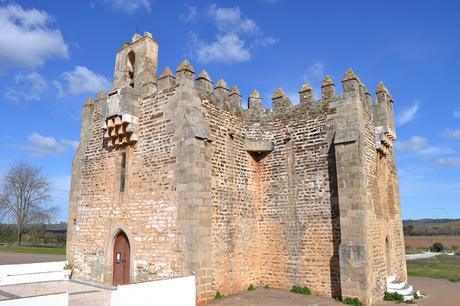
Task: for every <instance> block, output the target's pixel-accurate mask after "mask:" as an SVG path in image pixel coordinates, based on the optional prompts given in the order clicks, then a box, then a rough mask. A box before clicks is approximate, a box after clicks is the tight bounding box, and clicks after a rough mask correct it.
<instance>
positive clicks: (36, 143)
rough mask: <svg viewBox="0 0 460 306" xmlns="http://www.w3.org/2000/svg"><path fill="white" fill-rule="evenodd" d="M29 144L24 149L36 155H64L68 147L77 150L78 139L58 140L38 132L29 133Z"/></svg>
mask: <svg viewBox="0 0 460 306" xmlns="http://www.w3.org/2000/svg"><path fill="white" fill-rule="evenodd" d="M28 140H29V144H28V145H26V146H23V147H22V149H24V150H25V151H27V152H29V153H30V154H31V155H32V156H34V157H43V156H47V155H62V154H64V153H65V152H67V150H68V149H73V150H75V149H76V148H77V147H78V141H72V140H68V139H61V140H56V138H54V137H51V136H43V135H40V134H38V133H33V134H30V135H29V138H28Z"/></svg>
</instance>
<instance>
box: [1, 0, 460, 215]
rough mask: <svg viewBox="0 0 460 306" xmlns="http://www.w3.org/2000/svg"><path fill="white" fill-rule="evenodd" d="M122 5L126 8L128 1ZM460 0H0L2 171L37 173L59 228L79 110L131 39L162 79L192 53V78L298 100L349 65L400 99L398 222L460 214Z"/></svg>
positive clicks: (107, 79) (106, 81)
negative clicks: (48, 185)
mask: <svg viewBox="0 0 460 306" xmlns="http://www.w3.org/2000/svg"><path fill="white" fill-rule="evenodd" d="M126 3H129V4H126ZM459 13H460V4H459V3H458V1H443V2H442V3H441V2H439V1H415V0H412V1H321V3H320V2H319V1H292V0H278V1H277V0H271V1H270V0H265V1H263V0H250V1H239V2H238V1H190V2H182V1H159V0H156V1H150V0H132V1H129V2H128V1H122V0H115V1H108V0H93V1H84V0H82V1H73V2H70V1H17V2H11V1H3V0H0V103H1V110H2V111H1V118H2V129H1V130H2V132H1V133H0V139H1V141H0V146H1V150H0V157H1V158H0V174H1V173H4V172H5V171H6V170H7V169H8V167H10V166H11V165H12V163H14V162H15V161H20V160H27V161H29V162H31V163H32V164H34V165H37V166H40V167H43V169H44V172H45V173H46V174H47V175H48V176H49V177H50V178H51V180H52V182H53V186H54V187H53V202H52V203H50V204H52V205H56V206H57V207H58V208H59V209H60V213H59V216H58V220H65V218H66V213H67V205H68V190H69V180H70V172H71V161H72V156H73V154H74V150H75V148H76V146H77V144H78V140H79V130H80V120H81V116H80V112H81V106H82V105H83V103H84V101H85V100H86V98H87V97H89V96H93V97H94V96H96V95H97V92H98V91H99V90H101V89H105V90H107V89H108V88H109V86H110V83H111V81H112V74H113V65H114V60H115V57H114V56H115V52H116V50H117V49H118V48H120V47H121V46H122V44H123V42H125V41H129V40H130V38H131V36H132V34H133V33H134V32H135V31H138V32H139V33H143V32H144V31H149V32H151V33H152V34H153V36H154V37H155V38H156V39H157V40H158V41H159V43H160V49H159V71H158V73H161V72H162V70H163V69H164V68H165V67H166V66H170V67H171V68H172V69H173V70H175V68H176V67H177V65H178V64H179V63H180V62H181V61H182V60H183V59H184V58H188V59H189V60H190V62H191V63H192V65H193V66H194V68H195V70H196V71H197V73H198V72H199V71H201V69H203V68H206V70H207V71H208V72H209V74H210V75H211V78H212V79H213V80H214V81H215V82H216V81H217V80H218V79H220V78H224V79H225V80H226V82H227V83H228V84H229V85H233V84H236V85H237V86H238V87H239V88H240V90H241V92H242V93H243V96H244V99H245V100H246V98H247V96H248V94H249V93H250V92H251V91H252V89H254V88H257V89H258V90H259V92H260V93H261V94H262V95H263V97H264V104H265V105H266V106H267V107H268V106H270V97H271V95H272V94H273V92H274V91H275V89H276V88H277V87H282V88H283V89H284V91H285V92H286V93H287V94H288V95H289V96H291V97H293V99H295V100H297V91H298V89H299V88H300V87H301V85H302V83H303V82H304V81H306V80H308V81H310V82H311V83H312V85H313V87H314V88H315V90H316V93H317V95H318V93H319V91H320V90H319V89H320V84H321V81H322V79H323V78H324V76H325V75H326V74H329V75H330V76H331V77H332V79H333V80H334V81H335V82H336V84H337V88H338V90H339V91H341V85H340V80H341V78H342V76H343V74H344V72H345V70H346V69H347V68H348V67H352V68H353V69H354V70H355V72H356V73H357V74H358V75H359V76H360V78H361V79H362V80H363V82H364V83H365V84H366V85H367V86H368V88H369V90H370V92H371V93H374V92H375V88H376V86H377V83H378V82H379V81H380V80H383V81H384V83H385V84H386V86H387V87H388V89H389V90H390V92H391V94H392V96H393V98H394V100H395V117H396V122H397V133H398V140H397V142H396V144H395V146H396V156H397V163H398V169H399V180H400V188H401V202H402V209H403V217H404V218H412V219H418V218H426V217H431V218H444V217H446V218H460V205H459V204H460V203H459V198H460V98H459V93H458V87H459V82H460V78H459V74H458V71H460V57H459V54H460V35H459V34H460V33H459V30H460V19H459V18H458V14H459Z"/></svg>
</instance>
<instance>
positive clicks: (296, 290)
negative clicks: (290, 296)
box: [291, 286, 311, 295]
mask: <svg viewBox="0 0 460 306" xmlns="http://www.w3.org/2000/svg"><path fill="white" fill-rule="evenodd" d="M291 292H294V293H298V294H303V295H310V294H311V290H310V289H308V287H300V286H292V288H291Z"/></svg>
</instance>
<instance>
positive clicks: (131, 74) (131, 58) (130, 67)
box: [126, 51, 136, 87]
mask: <svg viewBox="0 0 460 306" xmlns="http://www.w3.org/2000/svg"><path fill="white" fill-rule="evenodd" d="M135 63H136V55H135V54H134V52H133V51H131V52H129V53H128V59H127V63H126V66H127V68H128V78H129V80H128V85H129V86H131V87H134V65H135Z"/></svg>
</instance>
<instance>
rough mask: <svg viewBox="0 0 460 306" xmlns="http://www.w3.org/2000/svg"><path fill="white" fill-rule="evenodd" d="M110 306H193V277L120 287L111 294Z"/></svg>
mask: <svg viewBox="0 0 460 306" xmlns="http://www.w3.org/2000/svg"><path fill="white" fill-rule="evenodd" d="M110 305H111V306H143V305H145V306H147V305H149V306H150V305H161V306H177V305H180V306H195V305H196V286H195V276H186V277H179V278H172V279H167V280H160V281H154V282H146V283H138V284H129V285H120V286H118V287H117V290H115V291H113V292H112V296H111V301H110Z"/></svg>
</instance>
